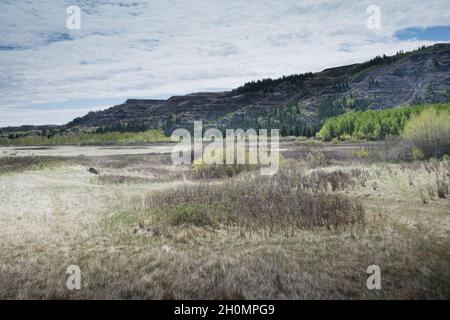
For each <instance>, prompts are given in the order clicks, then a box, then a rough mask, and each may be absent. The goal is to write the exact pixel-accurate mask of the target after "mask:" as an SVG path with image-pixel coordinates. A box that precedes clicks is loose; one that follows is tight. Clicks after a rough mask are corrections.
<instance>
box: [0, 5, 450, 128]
mask: <svg viewBox="0 0 450 320" xmlns="http://www.w3.org/2000/svg"><path fill="white" fill-rule="evenodd" d="M73 5H75V6H78V7H79V8H80V15H79V21H80V24H79V26H80V29H73V24H70V23H69V27H70V28H68V24H67V22H68V21H67V20H68V19H69V22H73V21H75V20H73V19H72V18H73V14H72V12H69V13H68V12H67V8H68V7H69V6H73ZM378 9H379V11H378ZM378 12H379V15H378ZM378 17H379V19H378ZM77 21H78V20H77ZM449 41H450V1H448V0H429V1H423V0H421V1H414V0H407V1H406V0H397V1H393V0H389V1H388V0H379V1H375V0H370V1H364V0H345V1H336V0H334V1H329V0H303V1H302V0H277V1H273V0H272V1H267V0H259V1H251V0H249V1H243V0H221V1H219V0H151V1H144V0H131V1H125V0H122V1H112V0H66V1H62V0H41V1H31V0H0V127H2V126H12V125H23V124H35V125H38V124H63V123H66V122H68V121H70V120H72V119H73V118H74V117H77V116H82V115H84V114H86V113H87V112H88V111H90V110H101V109H105V108H107V107H109V106H112V105H115V104H119V103H121V102H123V101H125V100H126V99H127V98H161V99H165V98H167V97H170V96H172V95H182V94H187V93H191V92H201V91H222V90H229V89H232V88H234V87H237V86H239V85H242V84H243V83H245V82H247V81H250V80H256V79H261V78H268V77H272V78H276V77H279V76H282V75H289V74H294V73H303V72H310V71H312V72H315V71H321V70H323V69H325V68H329V67H334V66H339V65H345V64H351V63H357V62H364V61H366V60H368V59H370V58H373V57H374V56H376V55H379V54H388V55H389V54H395V53H396V52H397V51H399V50H404V51H408V50H412V49H416V48H417V47H419V46H422V45H431V44H433V43H437V42H449Z"/></svg>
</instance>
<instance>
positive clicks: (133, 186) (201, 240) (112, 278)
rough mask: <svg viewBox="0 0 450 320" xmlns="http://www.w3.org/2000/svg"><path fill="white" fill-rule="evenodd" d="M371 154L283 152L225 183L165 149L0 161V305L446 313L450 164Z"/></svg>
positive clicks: (293, 148)
mask: <svg viewBox="0 0 450 320" xmlns="http://www.w3.org/2000/svg"><path fill="white" fill-rule="evenodd" d="M364 147H365V145H363V144H358V143H339V144H334V143H318V142H311V141H290V142H284V143H283V144H282V145H281V149H282V150H283V152H282V156H283V157H282V163H281V167H280V171H279V173H278V174H277V175H275V176H273V177H261V176H259V171H252V170H250V169H249V170H247V168H246V169H245V170H242V172H233V174H232V177H229V176H228V174H225V175H224V177H222V178H218V173H217V172H214V174H210V172H209V171H208V169H207V168H203V169H202V168H200V169H199V168H195V167H194V168H192V167H188V166H185V167H175V166H173V165H172V164H171V160H170V154H168V153H167V152H168V147H167V145H161V146H158V145H154V146H151V147H148V148H147V147H136V148H114V147H109V148H96V147H73V149H71V150H70V151H67V148H71V147H61V148H60V147H52V148H49V149H46V148H37V149H35V150H32V149H30V148H25V149H23V148H22V149H20V148H19V149H18V148H13V147H8V148H0V298H6V299H15V298H18V299H61V298H62V299H92V298H94V299H96V298H107V299H109V298H112V299H131V298H133V299H134V298H136V299H141V298H148V299H192V298H200V299H208V298H218V299H235V298H244V299H256V298H258V299H259V298H263V299H388V298H389V299H391V298H392V299H421V298H425V299H449V298H450V196H449V183H450V161H437V160H430V161H421V162H409V163H389V162H382V161H374V160H370V159H367V157H365V154H364V152H363V151H362V150H365V149H363V148H364ZM75 149H76V150H75ZM91 167H93V168H95V169H96V170H98V172H99V175H94V174H92V173H90V172H89V171H88V169H89V168H91ZM198 170H205V171H204V172H201V174H199V172H198ZM219 177H220V173H219ZM69 265H77V266H79V267H80V270H81V289H80V290H69V289H68V288H67V286H66V280H67V277H68V274H66V269H67V267H68V266H69ZM370 265H378V266H380V268H381V283H382V288H381V289H380V290H369V289H367V287H366V279H367V278H368V276H369V275H368V274H367V272H366V270H367V267H368V266H370Z"/></svg>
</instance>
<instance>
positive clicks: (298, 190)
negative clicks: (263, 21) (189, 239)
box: [144, 166, 364, 229]
mask: <svg viewBox="0 0 450 320" xmlns="http://www.w3.org/2000/svg"><path fill="white" fill-rule="evenodd" d="M352 179H353V177H352V175H351V174H344V173H343V172H337V173H329V174H328V175H327V174H326V173H324V172H320V173H317V174H313V175H308V174H305V173H304V172H303V171H302V170H301V169H299V168H296V167H295V166H288V167H285V168H283V169H282V170H281V171H280V172H279V173H278V174H277V175H275V176H272V177H264V176H252V175H250V174H247V175H246V176H245V177H243V176H241V177H239V178H234V179H229V180H226V181H225V182H223V183H222V184H217V183H205V184H201V185H196V186H186V187H182V188H178V189H175V190H173V191H171V192H170V191H164V192H156V193H151V194H149V195H148V196H147V197H146V199H145V201H144V209H145V210H148V211H149V218H150V219H152V221H153V223H156V224H160V223H169V224H172V225H180V224H195V225H209V226H219V225H225V226H240V227H244V228H248V229H259V228H263V229H266V228H269V229H277V228H282V227H293V228H313V227H320V226H326V227H328V228H336V227H339V226H343V225H353V224H361V223H362V222H363V218H364V210H363V208H362V205H361V204H360V203H359V202H358V201H356V200H353V199H349V198H347V197H346V196H345V195H343V194H337V193H332V192H330V191H329V190H330V184H331V189H332V190H334V191H338V190H343V189H345V188H347V187H349V186H350V185H351V184H352V183H353V182H352Z"/></svg>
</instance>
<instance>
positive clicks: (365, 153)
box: [355, 149, 370, 159]
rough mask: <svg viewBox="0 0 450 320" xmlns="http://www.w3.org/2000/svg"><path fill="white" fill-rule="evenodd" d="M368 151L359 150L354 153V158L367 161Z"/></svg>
mask: <svg viewBox="0 0 450 320" xmlns="http://www.w3.org/2000/svg"><path fill="white" fill-rule="evenodd" d="M369 155H370V154H369V150H367V149H359V150H357V151H355V157H357V158H360V159H367V158H368V157H369Z"/></svg>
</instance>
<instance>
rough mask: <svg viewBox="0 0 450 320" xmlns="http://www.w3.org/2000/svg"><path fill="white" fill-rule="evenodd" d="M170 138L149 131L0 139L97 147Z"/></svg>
mask: <svg viewBox="0 0 450 320" xmlns="http://www.w3.org/2000/svg"><path fill="white" fill-rule="evenodd" d="M168 141H170V138H169V137H166V136H165V135H164V132H163V131H162V130H149V131H145V132H140V133H133V132H108V133H81V134H57V135H55V136H53V137H50V138H48V137H46V136H37V135H34V136H25V137H21V138H17V139H0V144H1V145H96V144H135V143H150V142H168Z"/></svg>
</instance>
